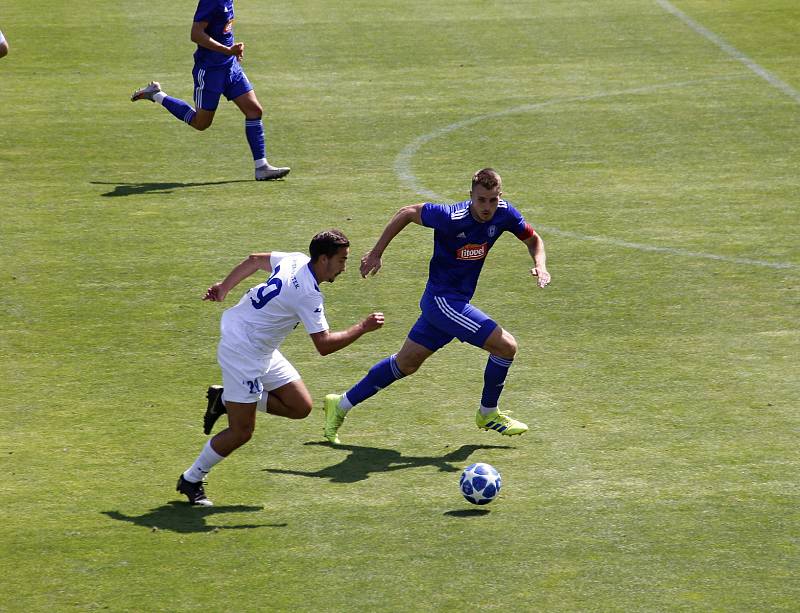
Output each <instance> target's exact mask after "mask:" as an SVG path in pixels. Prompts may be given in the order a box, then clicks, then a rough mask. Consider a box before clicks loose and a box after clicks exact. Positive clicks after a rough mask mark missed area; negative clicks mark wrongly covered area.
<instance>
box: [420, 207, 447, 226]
mask: <svg viewBox="0 0 800 613" xmlns="http://www.w3.org/2000/svg"><path fill="white" fill-rule="evenodd" d="M420 218H421V219H422V225H423V226H425V227H426V228H433V229H434V230H442V229H444V228H445V227H446V226H447V224H448V223H449V221H450V209H449V208H448V207H447V206H445V205H443V204H433V203H430V202H426V203H425V204H423V205H422V209H421V210H420Z"/></svg>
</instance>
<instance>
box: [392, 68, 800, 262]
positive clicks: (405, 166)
mask: <svg viewBox="0 0 800 613" xmlns="http://www.w3.org/2000/svg"><path fill="white" fill-rule="evenodd" d="M733 78H736V77H733ZM709 81H710V80H709V79H706V80H703V81H686V82H682V83H671V84H664V85H653V86H648V87H637V88H633V89H626V90H620V91H616V92H605V93H599V94H592V95H590V96H575V97H571V98H558V99H554V100H548V101H545V102H538V103H535V104H524V105H522V106H516V107H514V108H511V109H506V110H504V111H497V112H495V113H487V114H485V115H478V116H476V117H470V118H469V119H464V120H462V121H457V122H455V123H451V124H450V125H447V126H443V127H441V128H438V129H436V130H433V131H432V132H428V133H427V134H423V135H422V136H419V137H417V138H415V139H414V140H413V141H412V142H410V143H409V144H408V145H406V146H405V147H404V148H403V150H402V151H401V152H400V153H399V154H398V156H397V157H396V158H395V163H394V171H395V175H397V178H398V179H400V182H401V183H402V184H403V185H404V186H406V187H408V188H409V189H411V190H413V191H414V192H415V193H417V194H419V195H421V196H425V197H426V198H428V199H429V200H430V201H431V202H445V201H447V198H445V197H443V196H440V195H439V194H437V193H436V192H433V191H431V190H429V189H427V188H426V187H424V186H423V185H421V184H420V182H419V181H418V180H417V177H416V176H415V175H414V172H413V171H412V170H411V160H412V159H413V158H414V156H416V154H417V153H418V152H419V150H420V148H421V147H422V146H423V145H425V144H427V143H429V142H430V141H432V140H435V139H437V138H439V137H440V136H444V135H446V134H449V133H450V132H455V131H456V130H460V129H462V128H466V127H469V126H471V125H474V124H476V123H480V122H482V121H486V120H487V119H495V118H497V117H505V116H507V115H516V114H519V113H529V112H531V111H536V110H538V109H541V108H544V107H547V106H554V105H559V104H570V103H580V102H586V101H588V100H596V99H599V98H606V97H611V96H626V95H631V94H641V93H649V92H653V91H657V90H659V89H675V88H678V87H686V86H690V85H698V84H702V85H707V84H708V82H709ZM534 225H535V227H537V228H539V229H541V230H542V231H543V232H546V233H550V234H556V235H559V236H565V237H568V238H572V239H575V240H581V241H591V242H596V243H605V244H607V245H612V246H615V247H623V248H626V249H637V250H639V251H649V252H655V253H665V254H668V255H674V256H680V257H688V258H695V259H706V260H716V261H720V262H731V263H733V264H741V265H745V266H760V267H764V268H775V269H784V270H800V266H798V265H796V264H792V263H789V262H769V261H766V260H755V259H750V258H736V257H730V256H725V255H717V254H714V253H702V252H698V251H688V250H685V249H676V248H674V247H661V246H658V245H646V244H642V243H632V242H629V241H623V240H617V239H614V238H606V237H602V236H587V235H584V234H578V233H576V232H569V231H565V230H559V229H558V228H547V227H544V226H539V225H536V224H534Z"/></svg>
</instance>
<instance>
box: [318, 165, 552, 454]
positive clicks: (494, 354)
mask: <svg viewBox="0 0 800 613" xmlns="http://www.w3.org/2000/svg"><path fill="white" fill-rule="evenodd" d="M501 188H502V182H501V179H500V175H498V174H497V172H496V171H495V170H493V169H491V168H484V169H483V170H479V171H478V172H477V173H475V175H473V177H472V188H471V190H470V199H469V200H466V201H464V202H459V203H456V204H452V205H445V204H431V203H425V204H414V205H411V206H407V207H404V208H402V209H400V210H399V211H398V212H397V213H396V214H395V215H394V217H392V219H391V220H390V221H389V223H388V224H387V226H386V228H385V229H384V230H383V233H382V234H381V237H380V238H379V239H378V242H377V243H375V246H374V247H373V248H372V250H371V251H369V252H368V253H367V254H366V255H365V256H364V257H363V258H362V260H361V276H362V277H366V276H367V275H368V274H371V275H374V274H375V273H376V272H378V270H380V268H381V257H382V256H383V252H384V251H385V250H386V248H387V247H388V246H389V243H390V242H391V241H392V239H393V238H394V237H395V236H397V234H399V233H400V231H401V230H403V228H405V227H406V226H407V225H408V224H409V223H412V222H413V223H416V224H419V225H421V226H426V227H429V228H433V230H434V234H433V241H434V249H433V257H432V258H431V261H430V266H429V275H428V283H427V286H426V287H425V291H424V293H423V294H422V299H421V300H420V309H421V310H422V314H421V315H420V317H419V319H417V322H416V323H415V324H414V326H413V327H412V328H411V331H410V332H409V333H408V338H407V339H406V341H405V343H404V344H403V346H402V348H401V349H400V351H398V352H397V353H396V354H394V355H391V356H389V357H387V358H384V359H383V360H381V361H380V362H378V363H377V364H375V365H374V366H373V367H372V368H371V369H370V370H369V372H368V373H367V375H366V376H365V377H364V378H363V379H361V381H359V382H358V383H356V384H355V385H354V386H353V387H351V388H350V389H349V390H348V391H347V392H346V393H344V394H343V395H339V394H328V395H327V396H326V397H325V430H324V433H325V438H327V439H328V441H330V442H331V443H334V444H336V443H339V437H338V434H337V433H338V430H339V427H340V426H341V425H342V423H343V421H344V419H345V417H346V415H347V413H348V411H349V410H350V409H351V408H353V407H354V406H355V405H357V404H359V403H361V402H364V401H365V400H366V399H367V398H370V397H371V396H373V395H375V394H376V393H378V392H379V391H380V390H381V389H383V388H385V387H386V386H388V385H391V384H392V383H394V382H395V381H397V380H398V379H401V378H403V377H405V376H408V375H410V374H412V373H414V372H416V371H417V369H419V367H420V366H421V365H422V363H423V362H424V361H425V360H426V359H428V358H429V357H430V356H431V355H433V354H434V353H435V352H436V351H437V350H439V349H441V348H442V347H444V346H445V345H446V344H447V343H449V342H450V341H452V340H453V339H454V338H457V339H458V340H460V341H461V342H466V343H469V344H471V345H475V346H476V347H480V348H482V349H485V350H486V351H488V352H489V359H488V361H487V363H486V369H485V371H484V387H483V394H482V395H481V404H480V408H479V409H478V413H477V415H476V418H475V421H476V423H477V425H478V427H479V428H482V429H484V430H495V431H497V432H499V433H500V434H503V435H506V436H512V435H515V434H523V433H524V432H526V431H527V430H528V426H526V425H525V424H524V423H522V422H521V421H517V420H516V419H512V418H511V417H509V416H508V414H506V413H503V412H501V411H500V410H499V409H498V400H499V398H500V392H502V390H503V385H504V383H505V379H506V375H507V374H508V370H509V368H510V367H511V364H512V362H513V360H514V356H515V355H516V353H517V341H516V340H515V339H514V337H513V336H512V335H511V334H510V333H508V332H507V331H506V330H504V329H503V328H501V327H500V326H499V325H498V324H497V323H496V322H495V321H494V320H492V319H491V318H490V317H489V316H488V315H486V314H485V313H483V312H482V311H480V309H478V308H476V307H474V306H473V305H471V304H470V300H471V299H472V295H473V294H474V293H475V287H476V286H477V284H478V277H479V275H480V273H481V269H482V268H483V262H484V260H485V259H486V256H487V255H488V253H489V250H490V249H491V248H492V245H494V243H495V241H497V239H498V238H500V235H501V234H502V233H503V232H511V233H512V234H514V235H515V236H516V237H517V238H518V239H519V240H521V241H522V242H523V243H525V246H526V247H527V248H528V252H529V253H530V255H531V258H532V259H533V268H532V269H531V274H532V275H533V276H535V277H537V278H538V285H539V287H542V288H543V287H546V286H547V285H548V284H549V283H550V273H548V272H547V267H546V256H545V251H544V243H543V242H542V239H541V238H540V237H539V235H538V234H537V233H536V232H535V231H534V229H533V228H532V227H531V226H530V224H528V222H526V221H525V219H524V218H523V216H522V214H521V213H520V212H519V211H518V210H517V209H515V208H514V207H513V206H512V205H511V204H509V203H508V202H506V201H505V200H502V199H501V198H500V196H501V195H502V191H501Z"/></svg>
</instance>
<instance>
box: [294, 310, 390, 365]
mask: <svg viewBox="0 0 800 613" xmlns="http://www.w3.org/2000/svg"><path fill="white" fill-rule="evenodd" d="M381 326H383V313H370V315H369V316H368V317H367V318H366V319H364V320H362V321H360V322H358V323H357V324H355V325H352V326H350V327H349V328H347V330H342V331H340V332H331V331H330V330H324V331H322V332H316V333H314V334H311V335H310V336H311V340H312V341H314V346H315V347H316V348H317V351H318V352H319V354H320V355H328V354H329V353H333V352H334V351H339V349H344V348H345V347H347V346H348V345H349V344H351V343H353V342H355V341H356V340H358V339H359V338H361V337H362V336H363V335H364V334H366V333H367V332H372V331H373V330H377V329H378V328H380V327H381Z"/></svg>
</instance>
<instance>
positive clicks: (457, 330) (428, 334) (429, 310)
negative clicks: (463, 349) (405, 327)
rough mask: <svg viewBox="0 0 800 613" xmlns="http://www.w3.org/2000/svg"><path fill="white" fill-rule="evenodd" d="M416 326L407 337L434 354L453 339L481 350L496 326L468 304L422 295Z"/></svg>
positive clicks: (490, 319) (487, 317)
mask: <svg viewBox="0 0 800 613" xmlns="http://www.w3.org/2000/svg"><path fill="white" fill-rule="evenodd" d="M419 308H420V309H422V315H420V317H419V319H417V322H416V323H415V324H414V326H413V327H412V328H411V331H410V332H409V333H408V338H410V339H411V340H412V341H414V342H415V343H419V344H420V345H422V346H423V347H427V348H428V349H430V350H431V351H437V350H439V349H441V348H442V347H444V346H445V345H446V344H447V343H449V342H450V341H452V340H453V339H454V338H457V339H458V340H460V341H461V342H462V343H469V344H470V345H475V346H476V347H483V345H484V344H485V343H486V339H487V338H489V335H490V334H491V333H492V332H493V331H494V329H495V328H496V327H497V322H496V321H494V320H493V319H492V318H491V317H489V316H488V315H487V314H486V313H484V312H483V311H481V310H480V309H478V308H475V307H474V306H472V305H471V304H470V303H469V302H464V301H460V300H457V299H454V298H445V297H444V296H434V295H432V294H429V293H428V292H425V293H424V294H422V300H420V303H419Z"/></svg>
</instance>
